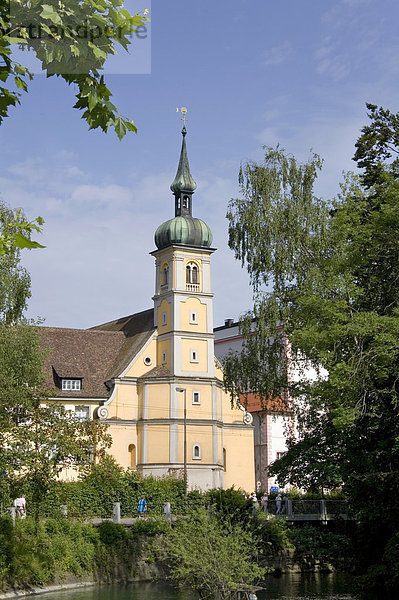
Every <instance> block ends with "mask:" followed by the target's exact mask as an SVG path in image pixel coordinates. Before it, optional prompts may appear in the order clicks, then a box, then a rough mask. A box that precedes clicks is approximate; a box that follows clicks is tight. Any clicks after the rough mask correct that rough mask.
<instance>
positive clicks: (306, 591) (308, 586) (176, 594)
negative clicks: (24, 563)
mask: <svg viewBox="0 0 399 600" xmlns="http://www.w3.org/2000/svg"><path fill="white" fill-rule="evenodd" d="M257 596H258V598H259V600H309V599H312V600H352V598H351V596H350V595H349V580H348V578H345V577H342V576H337V575H326V574H321V575H318V574H309V575H299V574H298V575H283V576H282V577H280V578H278V579H277V578H274V577H270V578H268V579H267V581H266V587H265V589H264V590H262V591H259V592H257ZM43 600H197V595H196V594H194V593H189V592H181V591H178V590H175V589H174V588H173V587H170V586H168V585H165V584H154V583H133V584H127V585H116V584H115V585H104V586H100V587H85V588H80V589H76V590H64V591H59V592H53V593H50V594H45V596H43Z"/></svg>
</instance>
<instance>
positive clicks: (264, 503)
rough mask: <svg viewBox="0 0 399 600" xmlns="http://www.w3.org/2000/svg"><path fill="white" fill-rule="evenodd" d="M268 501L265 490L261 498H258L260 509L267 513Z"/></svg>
mask: <svg viewBox="0 0 399 600" xmlns="http://www.w3.org/2000/svg"><path fill="white" fill-rule="evenodd" d="M268 501H269V496H268V495H267V494H266V492H265V493H264V494H263V496H262V498H261V499H260V503H261V506H262V510H263V512H265V513H267V503H268Z"/></svg>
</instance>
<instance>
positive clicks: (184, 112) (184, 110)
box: [176, 106, 187, 127]
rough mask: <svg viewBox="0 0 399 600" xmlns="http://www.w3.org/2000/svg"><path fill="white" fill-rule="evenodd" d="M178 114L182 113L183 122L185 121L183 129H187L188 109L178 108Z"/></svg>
mask: <svg viewBox="0 0 399 600" xmlns="http://www.w3.org/2000/svg"><path fill="white" fill-rule="evenodd" d="M176 112H181V114H182V115H183V116H182V121H183V127H186V113H187V108H186V107H185V106H182V107H181V108H176Z"/></svg>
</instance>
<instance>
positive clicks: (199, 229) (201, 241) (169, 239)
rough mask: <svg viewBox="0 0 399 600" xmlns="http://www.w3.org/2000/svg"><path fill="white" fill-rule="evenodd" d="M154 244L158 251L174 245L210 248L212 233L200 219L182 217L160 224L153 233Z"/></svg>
mask: <svg viewBox="0 0 399 600" xmlns="http://www.w3.org/2000/svg"><path fill="white" fill-rule="evenodd" d="M155 244H156V246H157V248H158V249H159V250H161V249H162V248H167V247H168V246H172V245H175V244H181V245H184V246H198V247H200V248H210V246H211V244H212V232H211V230H210V227H208V225H207V224H206V223H204V221H202V220H201V219H195V218H194V217H191V216H188V215H183V216H178V217H175V218H174V219H170V220H169V221H166V222H165V223H162V225H160V226H159V227H158V229H157V230H156V232H155Z"/></svg>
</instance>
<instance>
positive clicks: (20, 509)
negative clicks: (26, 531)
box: [14, 496, 26, 519]
mask: <svg viewBox="0 0 399 600" xmlns="http://www.w3.org/2000/svg"><path fill="white" fill-rule="evenodd" d="M14 508H15V514H16V516H17V517H18V518H19V519H25V517H26V500H25V496H20V497H19V498H15V500H14Z"/></svg>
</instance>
